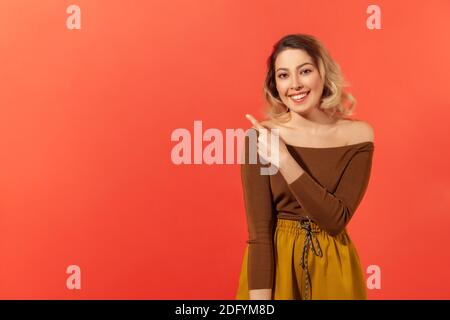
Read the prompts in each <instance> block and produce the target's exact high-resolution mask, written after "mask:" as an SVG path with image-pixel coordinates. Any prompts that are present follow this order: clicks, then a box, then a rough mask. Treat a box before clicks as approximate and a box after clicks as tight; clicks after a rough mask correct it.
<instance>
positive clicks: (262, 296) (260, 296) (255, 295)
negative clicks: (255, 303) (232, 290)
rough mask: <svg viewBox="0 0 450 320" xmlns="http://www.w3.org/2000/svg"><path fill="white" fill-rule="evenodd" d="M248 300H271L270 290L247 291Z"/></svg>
mask: <svg viewBox="0 0 450 320" xmlns="http://www.w3.org/2000/svg"><path fill="white" fill-rule="evenodd" d="M249 294H250V300H272V289H255V290H249Z"/></svg>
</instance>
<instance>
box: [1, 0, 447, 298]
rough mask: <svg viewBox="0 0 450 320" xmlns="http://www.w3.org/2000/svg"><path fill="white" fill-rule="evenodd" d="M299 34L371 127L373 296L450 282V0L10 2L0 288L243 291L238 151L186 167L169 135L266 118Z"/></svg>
mask: <svg viewBox="0 0 450 320" xmlns="http://www.w3.org/2000/svg"><path fill="white" fill-rule="evenodd" d="M70 4H76V5H78V6H79V7H80V8H81V30H68V29H67V27H66V19H67V17H68V14H67V13H66V8H67V7H68V6H69V5H70ZM371 4H376V5H378V6H380V8H381V23H382V28H381V30H369V29H368V28H367V27H366V19H367V17H368V14H367V13H366V8H367V7H368V6H369V5H371ZM288 33H308V34H312V35H315V36H316V37H318V38H319V39H320V40H321V41H322V42H323V43H324V44H325V45H326V46H327V48H328V49H329V51H330V53H331V54H332V56H333V57H334V58H335V60H336V61H337V62H338V63H339V64H340V66H341V68H342V70H343V72H344V75H345V77H346V79H347V81H348V82H349V83H350V84H351V87H350V88H349V91H350V92H351V93H352V94H353V95H354V96H355V97H356V99H357V100H358V105H357V107H356V113H355V116H356V117H357V118H361V119H363V120H365V121H368V122H369V123H370V124H371V125H372V126H373V128H374V130H375V154H374V162H373V171H372V177H371V180H370V184H369V188H368V190H367V193H366V196H365V198H364V200H363V202H362V203H361V205H360V207H359V209H358V211H357V214H356V215H355V216H354V218H353V220H352V221H351V223H350V225H349V232H350V234H351V236H352V239H353V241H354V243H355V245H356V246H357V249H358V252H359V255H360V257H361V261H362V264H363V267H364V268H366V267H367V266H369V265H378V266H380V267H381V289H379V290H376V289H375V290H369V298H370V299H418V298H421V299H430V298H438V299H442V298H445V299H449V298H450V289H449V288H450V276H449V271H448V270H449V267H450V250H449V249H448V245H449V244H450V233H449V231H450V228H449V224H450V169H449V161H450V152H449V147H450V144H449V136H450V125H449V119H450V97H449V89H448V77H449V74H450V59H449V57H450V42H449V40H448V39H449V38H450V2H449V1H448V0H430V1H387V0H384V1H375V2H373V1H360V0H352V1H350V0H348V1H328V0H320V1H318V0H314V1H312V0H311V1H299V0H295V1H291V0H282V1H280V0H270V1H269V0H258V1H237V0H214V1H211V0H195V1H187V0H175V1H165V0H158V1H156V0H152V1H144V0H142V1H120V0H114V1H111V0H96V1H88V0H72V1H65V0H45V1H34V0H2V1H0V148H1V156H0V298H2V299H17V298H21V299H30V298H38V299H41V298H44V299H47V298H61V299H79V298H84V299H98V298H105V299H116V298H121V299H131V298H136V299H233V298H234V294H235V290H236V287H237V283H238V275H239V271H240V267H241V259H242V254H243V251H244V246H245V241H246V239H247V229H246V221H245V211H244V204H243V198H242V189H241V184H240V175H239V165H206V164H201V165H184V166H183V165H182V166H176V165H174V164H173V163H172V162H171V158H170V151H171V148H172V147H173V146H174V145H175V143H174V142H171V140H170V136H171V133H172V132H173V130H175V129H177V128H187V129H189V130H190V131H191V133H193V124H194V120H201V121H202V122H203V129H204V130H205V129H207V128H218V129H220V130H222V132H225V129H227V128H249V127H250V126H251V125H250V123H249V122H248V120H246V119H245V118H244V114H245V113H251V114H253V115H255V116H256V117H258V118H259V119H261V118H262V116H263V113H262V112H263V100H262V98H261V86H262V81H263V78H264V73H265V61H266V58H267V57H268V55H269V53H270V50H271V47H272V45H273V44H274V43H275V41H277V40H278V39H279V38H280V37H282V36H284V35H286V34H288ZM72 264H74V265H78V266H80V268H81V286H82V288H81V290H68V289H67V287H66V279H67V277H68V275H67V274H66V268H67V267H68V266H69V265H72Z"/></svg>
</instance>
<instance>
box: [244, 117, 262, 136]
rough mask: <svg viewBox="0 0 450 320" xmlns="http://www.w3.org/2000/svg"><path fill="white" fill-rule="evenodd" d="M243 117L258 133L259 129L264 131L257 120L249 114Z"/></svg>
mask: <svg viewBox="0 0 450 320" xmlns="http://www.w3.org/2000/svg"><path fill="white" fill-rule="evenodd" d="M245 117H246V118H247V119H248V120H250V122H251V123H252V124H253V126H255V128H256V130H258V132H260V130H261V129H266V128H265V127H264V126H262V125H261V124H260V123H259V122H258V120H256V119H255V118H254V117H253V116H252V115H250V114H246V115H245Z"/></svg>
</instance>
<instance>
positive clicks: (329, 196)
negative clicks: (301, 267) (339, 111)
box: [280, 145, 373, 236]
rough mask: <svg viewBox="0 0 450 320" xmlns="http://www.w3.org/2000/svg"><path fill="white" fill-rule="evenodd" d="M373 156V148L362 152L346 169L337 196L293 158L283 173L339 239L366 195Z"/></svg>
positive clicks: (321, 223)
mask: <svg viewBox="0 0 450 320" xmlns="http://www.w3.org/2000/svg"><path fill="white" fill-rule="evenodd" d="M372 157H373V146H371V145H369V146H367V147H365V148H364V149H362V150H358V151H357V152H356V153H355V154H354V155H353V157H352V158H351V159H350V161H349V163H348V165H347V167H346V168H345V169H344V172H343V174H342V177H341V179H340V181H339V185H338V187H337V189H336V191H335V192H334V193H330V192H328V190H327V189H326V188H324V187H323V186H321V185H320V184H319V183H318V182H316V181H315V180H314V179H313V178H312V177H311V175H310V174H309V173H308V172H306V171H304V170H303V169H302V168H301V167H300V165H298V163H296V162H295V160H293V159H291V158H289V157H287V158H286V159H283V161H282V162H281V165H280V172H281V174H282V175H283V177H285V179H286V182H287V184H288V187H289V189H290V190H291V192H292V194H293V195H294V197H295V198H296V199H297V201H298V202H299V204H300V205H301V206H302V208H304V209H305V211H306V212H308V215H309V216H310V217H311V218H313V219H314V220H315V221H316V222H317V223H318V224H319V226H321V227H322V228H323V229H324V230H325V231H326V232H327V233H329V234H330V235H332V236H335V235H338V234H339V233H340V232H342V230H343V229H344V228H345V226H346V225H347V224H348V222H349V221H350V219H351V218H352V216H353V214H354V213H355V211H356V208H357V207H358V205H359V203H360V202H361V200H362V198H363V196H364V194H365V192H366V189H367V186H368V182H369V177H370V172H371V167H372Z"/></svg>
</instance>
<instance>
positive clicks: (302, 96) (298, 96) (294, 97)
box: [291, 92, 308, 100]
mask: <svg viewBox="0 0 450 320" xmlns="http://www.w3.org/2000/svg"><path fill="white" fill-rule="evenodd" d="M307 94H308V92H307V93H303V94H298V95H295V96H291V98H292V99H294V100H300V99H302V98H304V97H305V96H306V95H307Z"/></svg>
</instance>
